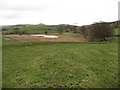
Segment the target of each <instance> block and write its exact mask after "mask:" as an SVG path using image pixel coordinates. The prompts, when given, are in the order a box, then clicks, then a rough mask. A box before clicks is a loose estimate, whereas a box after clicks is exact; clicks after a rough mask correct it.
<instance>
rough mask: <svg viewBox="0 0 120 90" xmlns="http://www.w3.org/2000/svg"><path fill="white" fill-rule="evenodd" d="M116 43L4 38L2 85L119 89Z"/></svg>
mask: <svg viewBox="0 0 120 90" xmlns="http://www.w3.org/2000/svg"><path fill="white" fill-rule="evenodd" d="M117 45H118V44H117V43H112V42H111V43H92V42H39V41H34V42H31V41H27V42H22V41H14V40H11V41H9V40H5V39H4V38H3V53H2V54H3V57H2V58H3V66H2V68H3V69H2V73H3V78H2V79H3V82H2V83H3V88H50V87H52V88H117V87H118V50H117V49H118V48H117Z"/></svg>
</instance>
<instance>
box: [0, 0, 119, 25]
mask: <svg viewBox="0 0 120 90" xmlns="http://www.w3.org/2000/svg"><path fill="white" fill-rule="evenodd" d="M118 1H119V0H0V25H14V24H39V23H44V24H49V25H52V24H72V25H73V24H75V23H77V25H80V26H81V25H87V24H92V23H94V22H98V21H107V22H111V21H116V20H118Z"/></svg>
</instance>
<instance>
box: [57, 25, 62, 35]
mask: <svg viewBox="0 0 120 90" xmlns="http://www.w3.org/2000/svg"><path fill="white" fill-rule="evenodd" d="M58 32H59V34H62V33H63V26H62V25H60V26H59V27H58Z"/></svg>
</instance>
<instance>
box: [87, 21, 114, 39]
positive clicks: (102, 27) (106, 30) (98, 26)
mask: <svg viewBox="0 0 120 90" xmlns="http://www.w3.org/2000/svg"><path fill="white" fill-rule="evenodd" d="M112 36H113V28H112V27H111V26H110V24H108V23H106V22H100V23H95V24H93V25H91V29H90V31H89V37H90V39H91V40H97V41H106V38H107V37H112Z"/></svg>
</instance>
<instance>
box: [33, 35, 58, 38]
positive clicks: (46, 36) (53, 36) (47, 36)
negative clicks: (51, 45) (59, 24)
mask: <svg viewBox="0 0 120 90" xmlns="http://www.w3.org/2000/svg"><path fill="white" fill-rule="evenodd" d="M31 36H37V37H42V38H58V36H55V35H31Z"/></svg>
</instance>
